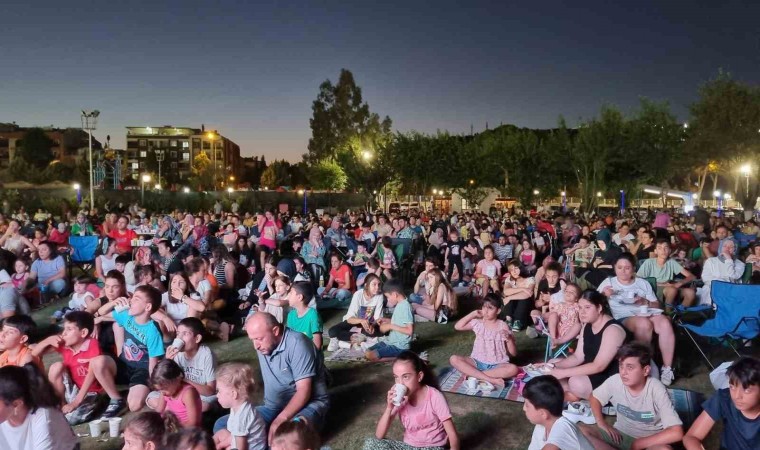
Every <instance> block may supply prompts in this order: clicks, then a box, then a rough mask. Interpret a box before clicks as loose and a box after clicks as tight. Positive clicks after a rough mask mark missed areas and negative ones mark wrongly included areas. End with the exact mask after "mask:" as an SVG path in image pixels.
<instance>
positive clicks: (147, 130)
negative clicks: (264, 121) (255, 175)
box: [119, 125, 241, 186]
mask: <svg viewBox="0 0 760 450" xmlns="http://www.w3.org/2000/svg"><path fill="white" fill-rule="evenodd" d="M202 152H205V153H206V155H207V156H208V158H209V159H210V160H211V162H212V164H213V163H215V164H216V170H217V179H218V180H220V181H219V182H220V184H221V183H222V180H224V181H225V182H224V184H221V185H222V186H225V185H227V183H229V181H228V180H230V177H234V178H232V180H235V179H236V178H237V177H239V174H240V170H241V161H240V146H238V145H237V144H236V143H234V142H233V141H231V140H230V139H228V138H227V137H225V136H223V135H221V134H219V133H218V132H217V131H211V130H208V131H207V130H205V127H203V126H201V128H188V127H175V126H171V125H164V126H160V127H150V126H143V127H127V148H126V151H125V152H124V153H125V154H124V155H119V156H120V157H122V158H123V162H124V178H125V179H131V180H134V181H139V179H140V176H141V174H143V173H155V174H157V175H158V174H159V172H160V175H161V179H162V183H164V184H167V185H171V184H177V183H183V182H185V181H186V180H187V179H188V178H190V177H191V176H192V164H193V159H194V158H195V157H196V156H197V155H198V154H200V153H202Z"/></svg>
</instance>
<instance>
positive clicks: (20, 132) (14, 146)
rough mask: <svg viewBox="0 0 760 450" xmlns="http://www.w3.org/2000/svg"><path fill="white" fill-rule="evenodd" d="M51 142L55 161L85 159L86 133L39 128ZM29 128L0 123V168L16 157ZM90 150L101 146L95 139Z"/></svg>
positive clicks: (69, 161)
mask: <svg viewBox="0 0 760 450" xmlns="http://www.w3.org/2000/svg"><path fill="white" fill-rule="evenodd" d="M39 128H41V129H42V130H43V131H44V132H45V135H47V137H48V138H49V139H50V140H51V141H52V143H53V146H52V147H51V150H52V152H53V158H54V159H55V160H58V161H61V162H66V163H75V162H78V161H79V160H80V159H84V160H86V158H87V146H88V143H87V133H86V132H84V131H82V130H80V129H78V128H55V127H52V126H50V127H39ZM30 129H31V128H26V127H21V126H19V125H16V124H15V123H0V168H2V169H5V168H7V167H8V165H10V163H11V161H13V158H14V157H15V156H16V151H17V150H18V149H19V148H21V146H22V145H23V139H24V136H25V135H26V132H27V131H29V130H30ZM92 148H93V149H96V150H97V149H100V148H102V145H101V144H100V142H99V141H98V140H96V139H95V137H93V138H92Z"/></svg>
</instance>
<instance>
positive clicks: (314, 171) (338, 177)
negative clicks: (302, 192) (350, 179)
mask: <svg viewBox="0 0 760 450" xmlns="http://www.w3.org/2000/svg"><path fill="white" fill-rule="evenodd" d="M308 179H309V182H310V183H311V186H312V188H314V189H318V190H327V191H340V190H343V189H345V187H346V182H347V179H346V174H345V172H343V168H342V167H341V166H340V165H339V164H338V163H337V162H335V161H334V160H331V159H323V160H322V161H320V162H318V163H316V164H314V165H312V166H311V167H310V168H309V174H308Z"/></svg>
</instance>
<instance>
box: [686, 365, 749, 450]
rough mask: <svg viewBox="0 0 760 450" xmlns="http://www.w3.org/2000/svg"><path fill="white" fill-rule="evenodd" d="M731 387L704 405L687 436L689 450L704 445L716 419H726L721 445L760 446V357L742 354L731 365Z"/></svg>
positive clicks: (742, 448)
mask: <svg viewBox="0 0 760 450" xmlns="http://www.w3.org/2000/svg"><path fill="white" fill-rule="evenodd" d="M727 375H728V383H729V387H728V389H720V390H719V391H718V392H716V393H715V394H714V395H713V396H712V397H710V399H709V400H707V401H706V402H705V403H704V404H703V405H702V407H703V408H704V411H702V414H700V415H699V417H697V420H696V421H694V424H693V425H692V426H691V428H689V432H688V433H686V436H684V438H683V445H684V447H686V449H687V450H697V449H703V448H704V447H703V446H702V441H704V440H705V438H706V437H707V434H708V433H709V432H710V430H712V428H713V426H714V425H715V422H717V421H719V420H720V421H721V422H723V433H722V434H721V435H720V448H722V449H723V448H726V449H737V450H745V449H746V450H749V449H757V448H760V360H758V359H757V358H752V357H743V358H739V359H738V360H737V361H736V362H735V363H733V364H732V365H731V367H729V368H728V371H727Z"/></svg>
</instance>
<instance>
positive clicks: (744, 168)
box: [741, 164, 752, 197]
mask: <svg viewBox="0 0 760 450" xmlns="http://www.w3.org/2000/svg"><path fill="white" fill-rule="evenodd" d="M741 172H742V173H743V174H744V179H745V180H746V181H747V197H749V174H750V172H752V166H750V165H749V164H745V165H743V166H742V168H741Z"/></svg>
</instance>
